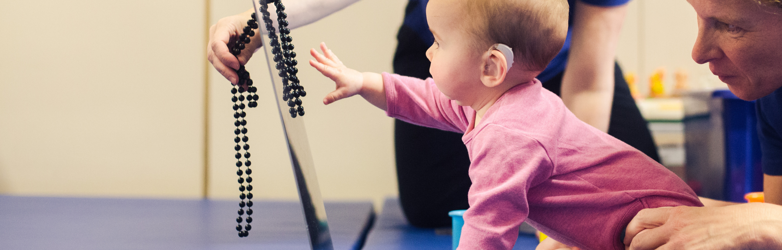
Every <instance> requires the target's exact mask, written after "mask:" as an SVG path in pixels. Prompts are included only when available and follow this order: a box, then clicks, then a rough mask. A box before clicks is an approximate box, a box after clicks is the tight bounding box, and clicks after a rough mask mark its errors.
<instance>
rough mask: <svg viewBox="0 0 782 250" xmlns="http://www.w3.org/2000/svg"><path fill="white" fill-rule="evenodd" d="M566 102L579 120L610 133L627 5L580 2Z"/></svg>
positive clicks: (564, 85) (564, 79) (566, 80)
mask: <svg viewBox="0 0 782 250" xmlns="http://www.w3.org/2000/svg"><path fill="white" fill-rule="evenodd" d="M575 4H576V8H575V9H576V10H575V12H576V13H575V16H574V20H573V27H572V29H571V30H572V37H571V45H570V55H569V57H568V63H567V66H566V68H565V73H564V76H563V77H562V90H561V96H562V101H563V102H564V103H565V105H566V106H567V107H568V109H570V111H571V112H573V113H574V114H575V115H576V117H578V119H580V120H582V121H584V122H586V123H588V124H589V125H592V126H593V127H596V128H598V129H600V130H602V131H603V132H607V131H608V124H609V122H610V117H611V105H612V103H613V99H614V98H613V96H614V61H615V56H616V46H617V43H618V41H619V33H620V31H621V30H622V23H623V22H624V18H625V14H626V13H627V5H626V4H624V5H619V6H613V7H601V6H595V5H590V4H585V3H583V2H581V0H578V1H576V3H575Z"/></svg>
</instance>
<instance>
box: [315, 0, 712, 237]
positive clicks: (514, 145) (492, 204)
mask: <svg viewBox="0 0 782 250" xmlns="http://www.w3.org/2000/svg"><path fill="white" fill-rule="evenodd" d="M426 16H427V21H428V23H429V27H430V29H431V30H432V33H433V34H434V37H435V42H434V44H432V47H431V48H429V50H428V51H427V52H426V56H427V57H428V58H429V60H430V61H431V62H432V64H431V67H430V68H429V71H430V72H431V73H432V78H433V79H427V80H419V79H415V78H410V77H404V76H399V75H394V74H388V73H383V74H377V73H366V72H365V73H361V72H358V71H356V70H353V69H350V68H347V67H345V65H343V64H342V62H340V61H339V59H338V58H337V56H335V55H334V54H333V53H332V52H331V51H330V50H329V49H328V48H327V47H326V46H325V44H321V50H322V51H323V54H320V53H318V52H317V51H316V50H314V49H313V50H311V54H312V56H313V57H314V58H315V60H310V65H312V66H313V67H315V68H316V69H317V70H318V71H320V72H321V73H322V74H323V75H325V76H327V77H329V78H331V79H332V80H334V82H336V85H337V89H336V90H335V91H334V92H332V93H329V94H328V95H327V96H326V98H325V99H324V100H323V102H324V103H325V104H330V103H332V102H334V101H337V100H340V99H343V98H346V97H350V96H353V95H356V94H359V95H361V96H362V97H364V98H365V99H366V100H367V101H369V102H370V103H372V104H373V105H375V106H377V107H378V108H380V109H383V110H385V111H386V112H387V114H388V115H389V116H391V117H395V118H398V119H402V120H404V121H407V122H410V123H415V124H419V125H422V126H427V127H433V128H438V129H442V130H447V131H455V132H456V131H458V132H462V133H464V136H463V138H462V140H463V142H464V145H465V146H466V147H467V150H468V152H469V156H470V160H471V162H472V164H471V165H470V170H469V175H470V179H471V180H472V186H471V188H470V191H469V194H468V197H469V202H470V208H469V209H468V210H467V212H466V213H465V214H464V220H465V225H464V228H463V229H462V235H461V241H460V243H459V249H511V248H512V247H513V245H514V243H515V241H516V238H517V237H518V228H519V225H521V223H522V222H524V221H525V220H526V221H528V222H529V223H530V224H531V225H533V226H534V227H535V228H537V229H538V230H540V231H541V232H543V233H545V234H547V235H549V236H550V237H552V238H554V239H556V240H558V241H560V242H562V243H564V244H568V245H571V246H576V247H579V248H582V249H600V250H602V249H624V244H623V243H622V238H623V234H624V230H625V227H626V226H627V224H628V222H629V221H630V220H631V219H632V218H633V217H634V216H635V215H636V213H637V212H638V211H639V210H641V209H644V208H654V207H663V206H681V205H687V206H701V203H700V201H699V200H698V197H697V196H696V195H695V193H693V191H692V190H691V189H690V188H689V187H687V185H686V184H685V183H684V182H683V181H682V180H681V179H679V178H678V177H677V176H676V175H674V174H673V173H671V172H670V171H668V170H667V169H666V168H665V167H663V166H661V165H659V164H658V163H657V162H655V161H654V160H652V159H651V158H649V157H647V156H646V155H644V154H643V153H641V152H640V151H637V150H636V149H634V148H632V147H630V146H629V145H627V144H625V143H623V142H621V141H619V140H617V139H615V138H613V137H611V136H610V135H608V134H606V133H603V132H601V131H599V130H598V129H595V128H593V127H591V126H589V125H588V124H586V123H584V122H581V121H580V120H578V118H576V117H575V116H574V115H573V114H572V113H571V112H570V111H568V109H567V108H566V107H565V105H564V104H563V103H562V101H561V100H560V99H559V97H557V96H556V95H555V94H553V93H551V92H549V91H547V90H545V89H544V88H543V87H542V86H541V82H540V81H538V80H537V79H535V76H537V75H538V73H540V72H541V71H542V70H543V69H544V68H545V67H546V65H547V64H548V63H549V61H550V60H551V59H552V58H554V56H555V55H556V54H557V52H559V50H560V48H561V47H562V45H563V44H564V41H565V36H566V33H567V25H568V23H567V22H568V20H567V19H568V6H567V1H566V0H545V1H540V0H482V1H469V0H431V1H429V5H428V6H427V9H426Z"/></svg>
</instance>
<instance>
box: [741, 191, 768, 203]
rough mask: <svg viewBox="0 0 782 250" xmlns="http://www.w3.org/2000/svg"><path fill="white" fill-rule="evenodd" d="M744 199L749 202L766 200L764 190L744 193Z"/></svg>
mask: <svg viewBox="0 0 782 250" xmlns="http://www.w3.org/2000/svg"><path fill="white" fill-rule="evenodd" d="M744 199H745V200H747V202H749V203H753V202H765V198H764V196H763V192H752V193H747V194H745V195H744Z"/></svg>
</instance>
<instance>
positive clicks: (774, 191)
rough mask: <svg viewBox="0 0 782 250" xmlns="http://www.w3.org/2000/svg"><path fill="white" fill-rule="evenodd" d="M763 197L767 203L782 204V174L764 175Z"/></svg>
mask: <svg viewBox="0 0 782 250" xmlns="http://www.w3.org/2000/svg"><path fill="white" fill-rule="evenodd" d="M763 198H764V199H765V202H766V203H771V204H777V205H782V176H780V175H769V174H764V175H763Z"/></svg>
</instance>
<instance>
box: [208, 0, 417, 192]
mask: <svg viewBox="0 0 782 250" xmlns="http://www.w3.org/2000/svg"><path fill="white" fill-rule="evenodd" d="M406 4H407V1H403V0H394V1H378V0H365V1H359V2H358V3H356V4H354V5H352V6H350V7H347V8H346V9H344V10H342V11H340V12H337V13H335V14H333V15H331V16H329V17H327V18H325V19H323V20H320V21H318V22H316V23H313V24H310V25H308V26H305V27H302V28H298V29H295V30H293V31H292V32H291V36H292V37H293V44H294V45H295V46H296V49H295V51H296V53H297V54H298V56H297V58H296V59H297V60H298V61H299V66H298V68H299V73H298V76H299V78H300V79H302V85H304V87H305V90H306V91H307V97H305V98H303V102H304V104H303V105H304V107H305V111H306V115H305V116H304V117H303V118H304V120H305V123H306V128H307V134H308V136H309V138H308V139H309V142H310V146H311V152H312V155H313V159H314V161H315V166H316V171H317V173H318V181H319V182H320V186H321V192H322V195H323V198H324V199H326V200H334V199H374V200H375V201H376V202H379V201H380V200H381V199H382V197H384V196H387V195H396V193H397V185H396V172H395V163H394V155H393V137H392V135H393V120H392V119H390V118H388V117H386V116H385V114H384V112H382V111H381V110H379V109H377V108H375V107H374V106H372V105H371V104H368V103H367V102H366V101H364V100H363V99H362V98H361V97H358V96H356V97H353V98H350V99H347V100H342V101H340V102H337V103H335V104H332V105H329V106H324V105H323V103H322V99H323V97H324V96H325V95H326V94H327V93H329V92H330V91H332V90H333V89H334V83H333V82H332V81H330V80H329V79H327V78H325V77H323V76H322V75H321V74H320V73H318V72H317V71H316V70H314V69H313V68H312V67H310V66H309V64H308V63H307V61H308V60H309V59H310V58H311V56H310V55H309V49H310V48H317V46H318V44H319V43H320V42H322V41H323V42H326V43H327V44H328V45H329V47H330V48H331V49H332V50H333V51H334V52H335V53H336V54H337V55H338V56H339V57H340V59H341V60H342V62H344V63H345V64H346V65H348V66H349V67H353V68H355V69H357V70H360V71H374V72H384V71H385V72H391V71H392V68H391V60H392V58H393V52H394V48H395V46H396V38H395V37H396V32H397V30H398V28H399V26H400V25H401V23H402V16H403V14H404V7H405V5H406ZM250 6H251V2H250V1H249V0H247V1H245V0H214V1H212V7H211V10H212V12H211V16H212V20H211V23H216V22H217V20H219V18H221V17H224V16H227V15H233V14H236V13H240V12H242V11H245V10H247V9H249V8H250ZM248 18H249V17H248ZM248 68H249V71H250V73H251V77H252V79H253V80H254V82H255V83H256V85H258V88H259V90H258V91H259V96H260V97H261V100H260V101H259V107H258V108H255V109H249V111H248V114H249V116H250V118H249V119H248V130H249V137H250V142H251V143H250V145H251V148H250V151H251V153H252V157H251V160H252V161H253V165H252V168H253V179H254V181H253V184H254V185H253V186H254V188H255V190H257V191H254V192H253V194H254V195H255V196H256V197H260V198H275V199H297V195H296V188H295V183H294V180H293V175H292V171H291V168H290V163H289V160H288V153H287V151H286V147H285V144H284V139H283V137H282V128H281V125H280V122H279V115H278V114H277V110H276V106H275V104H274V101H273V100H272V98H274V97H273V93H272V92H271V91H272V89H271V86H270V85H269V83H268V81H269V80H268V79H269V76H268V73H267V70H266V62H265V61H264V60H263V54H261V53H259V54H256V57H255V58H253V59H252V60H251V61H250V63H249V64H248ZM230 88H231V87H230V85H229V82H228V81H227V80H225V79H224V78H223V77H222V76H221V75H219V73H217V71H215V70H214V69H211V70H210V86H209V95H210V97H209V116H210V118H209V121H210V122H209V140H210V145H209V152H210V156H209V158H210V160H209V168H210V175H209V176H210V177H209V178H210V180H211V181H210V182H209V196H210V197H216V198H228V199H233V198H237V196H238V195H239V191H238V187H239V184H238V183H237V182H236V179H237V176H236V167H235V165H234V163H235V161H236V159H235V158H234V157H233V155H234V153H235V151H234V150H233V146H234V143H233V138H234V134H233V129H234V126H233V121H234V118H233V110H232V109H231V105H232V103H231V101H230V98H231V94H230ZM297 119H300V118H297Z"/></svg>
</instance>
